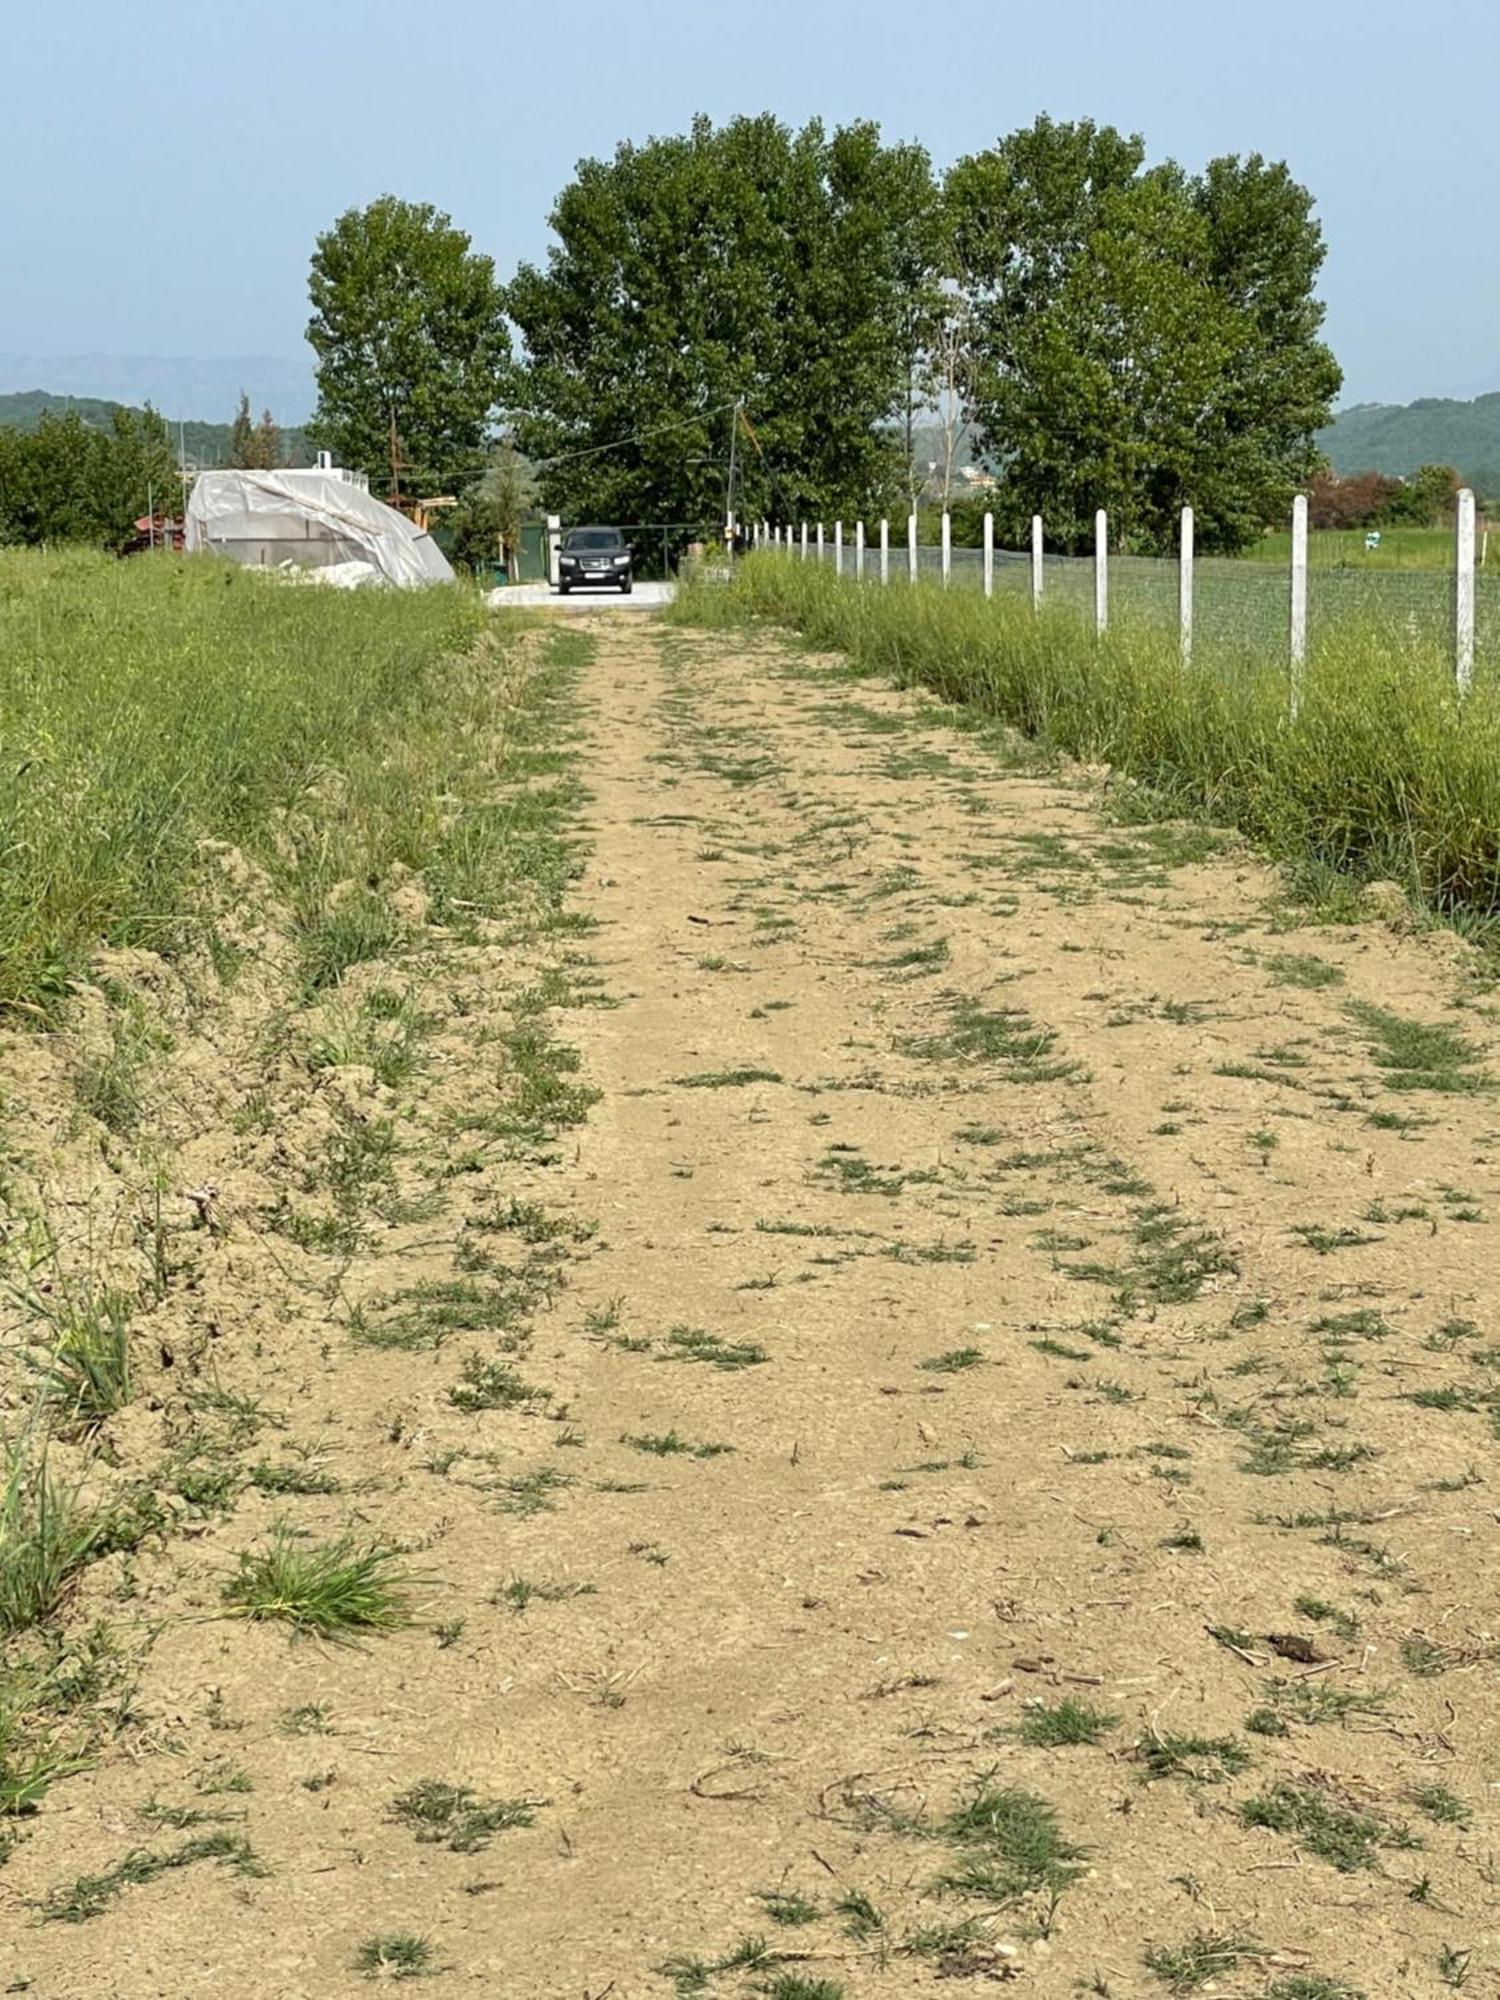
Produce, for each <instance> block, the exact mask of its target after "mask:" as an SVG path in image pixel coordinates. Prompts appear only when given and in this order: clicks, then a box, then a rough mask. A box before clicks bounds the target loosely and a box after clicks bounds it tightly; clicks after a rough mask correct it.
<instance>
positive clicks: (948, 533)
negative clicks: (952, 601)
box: [943, 507, 953, 589]
mask: <svg viewBox="0 0 1500 2000" xmlns="http://www.w3.org/2000/svg"><path fill="white" fill-rule="evenodd" d="M952 575H953V516H952V515H951V514H950V513H949V512H948V509H947V508H946V507H945V508H944V509H943V587H944V589H946V588H947V586H948V581H949V579H950V578H951V576H952Z"/></svg>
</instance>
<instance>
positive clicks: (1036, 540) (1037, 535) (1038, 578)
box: [1031, 514, 1044, 611]
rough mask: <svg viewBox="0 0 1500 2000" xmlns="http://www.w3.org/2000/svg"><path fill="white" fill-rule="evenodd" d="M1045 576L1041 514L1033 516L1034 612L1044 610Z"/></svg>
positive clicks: (1032, 584)
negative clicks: (1043, 582)
mask: <svg viewBox="0 0 1500 2000" xmlns="http://www.w3.org/2000/svg"><path fill="white" fill-rule="evenodd" d="M1043 575H1044V571H1043V567H1042V517H1041V515H1040V514H1033V515H1032V517H1031V608H1032V610H1033V611H1040V610H1041V608H1042V578H1043Z"/></svg>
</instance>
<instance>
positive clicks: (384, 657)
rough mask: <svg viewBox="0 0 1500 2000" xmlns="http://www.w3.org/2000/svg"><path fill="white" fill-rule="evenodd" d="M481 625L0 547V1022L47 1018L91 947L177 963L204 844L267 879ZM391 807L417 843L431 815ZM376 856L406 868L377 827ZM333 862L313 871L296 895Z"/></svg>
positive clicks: (390, 599) (254, 580)
mask: <svg viewBox="0 0 1500 2000" xmlns="http://www.w3.org/2000/svg"><path fill="white" fill-rule="evenodd" d="M479 619H480V612H479V608H478V604H477V600H475V599H473V598H472V597H469V596H466V595H465V594H463V593H461V592H459V591H457V590H433V591H409V592H408V591H378V592H358V593H353V594H349V593H345V592H340V591H323V590H309V589H289V588H285V587H281V586H279V585H277V584H276V583H273V582H270V581H268V580H267V579H266V578H264V577H258V576H252V575H248V574H246V573H245V572H243V571H241V570H237V569H234V568H232V567H230V566H228V565H221V564H219V563H217V562H212V561H209V560H207V559H198V558H194V559H192V560H188V561H182V560H176V559H169V558H161V559H157V558H150V557H147V558H141V559H137V560H135V561H132V562H116V561H113V560H111V559H110V558H108V557H104V556H95V555H91V554H84V553H79V552H64V553H60V554H56V555H40V554H36V553H32V552H29V551H27V552H22V551H6V552H0V1012H3V1011H6V1010H16V1009H20V1010H23V1011H27V1012H31V1013H36V1012H41V1013H47V1012H48V1011H50V1010H51V1009H52V1008H53V1006H54V1005H55V1003H56V1002H57V1001H58V1000H59V999H60V997H61V996H62V995H63V994H64V993H65V992H66V990H67V987H68V984H69V982H70V980H72V979H74V978H75V977H76V976H77V975H78V974H79V973H80V972H81V971H82V970H83V969H84V967H85V966H86V964H87V960H88V956H89V953H90V951H91V950H92V949H93V948H94V947H95V946H96V945H97V944H98V943H99V942H101V941H104V942H108V943H112V944H136V945H147V946H150V947H151V948H153V949H156V950H162V951H167V952H171V951H174V950H177V949H180V948H181V946H182V945H183V944H184V943H185V942H186V941H188V939H189V938H190V937H191V936H192V935H193V930H194V922H195V919H194V911H193V899H192V897H191V895H190V894H189V888H188V885H189V881H190V878H191V876H192V874H193V871H194V867H195V862H196V858H197V854H198V847H199V843H200V842H201V841H202V840H203V839H204V838H205V837H210V838H213V839H217V840H221V841H225V842H229V843H232V844H234V845H235V846H238V847H241V848H243V849H245V850H246V851H247V852H248V853H250V854H251V855H252V856H255V857H257V858H259V859H261V860H263V861H266V862H270V863H280V864H282V865H284V864H285V862H286V857H287V847H288V838H289V834H288V824H289V822H288V815H290V829H291V831H290V838H291V840H292V842H293V844H295V838H296V832H297V825H296V811H297V807H298V804H299V801H301V800H303V799H304V798H305V797H306V796H307V795H308V794H309V792H310V791H311V790H312V789H313V788H315V787H316V786H317V785H318V784H320V783H321V784H326V783H328V782H329V774H330V773H338V774H340V777H341V779H342V781H343V782H346V783H356V782H357V781H358V778H359V775H360V773H361V772H363V774H364V775H366V776H368V775H369V774H370V773H373V772H378V771H379V769H380V767H381V764H382V760H383V759H384V758H385V757H386V756H387V754H388V753H389V752H390V751H391V750H392V748H393V744H392V737H393V736H394V735H397V734H399V733H400V732H399V731H395V730H393V724H394V723H396V722H397V721H398V720H399V719H400V718H402V717H406V716H410V715H412V714H413V713H414V712H420V711H421V710H422V709H423V708H424V707H430V708H432V709H433V710H434V712H438V711H439V710H440V706H441V663H442V661H443V659H444V657H445V656H446V655H448V654H451V653H452V652H454V651H455V650H458V649H462V648H465V647H467V645H468V644H469V642H470V641H471V639H472V638H473V636H474V634H475V632H476V631H477V629H478V625H479ZM406 810H407V813H408V815H409V816H410V818H411V820H412V821H413V822H414V823H415V822H416V821H418V820H420V819H421V818H422V815H423V812H424V810H425V813H426V816H427V818H429V819H432V820H433V821H434V826H433V827H431V828H428V827H426V826H425V825H424V826H423V827H422V828H421V829H419V832H414V833H413V834H412V835H411V837H410V838H411V841H412V842H415V843H417V844H420V838H419V833H420V835H423V836H425V835H428V834H432V833H434V832H435V823H436V815H437V812H438V805H437V802H436V801H435V800H429V801H428V802H427V803H426V805H425V808H424V805H423V802H422V801H421V800H420V799H413V800H411V801H409V802H408V805H407V808H406ZM384 844H385V846H386V848H387V850H388V852H387V853H386V855H385V856H384V857H383V858H385V859H401V858H403V857H402V855H401V853H400V849H401V846H402V844H403V839H402V836H401V835H400V833H399V831H396V832H394V833H393V832H392V829H391V826H390V825H389V824H388V825H387V827H386V828H385V836H384ZM304 859H307V858H306V857H304ZM349 861H350V857H349V855H348V854H347V853H343V854H339V855H335V856H329V857H327V865H326V866H323V867H319V866H318V865H317V863H316V857H313V858H312V859H311V860H310V861H309V864H308V865H307V866H306V867H304V868H303V869H302V870H301V871H300V872H301V875H302V878H303V879H302V880H301V882H300V884H299V891H298V893H299V895H300V896H301V897H302V899H303V900H304V902H305V901H306V900H307V898H308V896H309V895H310V896H311V900H312V902H313V904H314V905H318V900H319V894H320V882H319V878H320V877H325V878H326V877H328V876H329V875H330V874H331V873H332V872H333V871H334V870H336V869H340V868H345V867H347V866H348V865H349ZM317 914H318V910H317V909H315V910H314V912H313V916H314V917H315V916H316V915H317Z"/></svg>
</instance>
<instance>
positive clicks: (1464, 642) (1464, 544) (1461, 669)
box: [1453, 486, 1474, 694]
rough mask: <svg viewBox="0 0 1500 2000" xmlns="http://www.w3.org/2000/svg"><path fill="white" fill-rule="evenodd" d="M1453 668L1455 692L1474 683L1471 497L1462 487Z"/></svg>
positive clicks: (1455, 552) (1455, 531)
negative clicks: (1456, 687) (1455, 679)
mask: <svg viewBox="0 0 1500 2000" xmlns="http://www.w3.org/2000/svg"><path fill="white" fill-rule="evenodd" d="M1453 540H1454V549H1453V556H1454V563H1453V668H1454V672H1455V673H1456V675H1457V676H1458V691H1459V693H1460V694H1467V693H1468V692H1469V689H1470V688H1471V687H1472V686H1473V684H1474V494H1473V491H1472V489H1471V488H1469V487H1467V486H1465V487H1464V488H1463V489H1462V491H1461V492H1460V493H1459V496H1458V509H1457V512H1456V514H1455V516H1454V524H1453Z"/></svg>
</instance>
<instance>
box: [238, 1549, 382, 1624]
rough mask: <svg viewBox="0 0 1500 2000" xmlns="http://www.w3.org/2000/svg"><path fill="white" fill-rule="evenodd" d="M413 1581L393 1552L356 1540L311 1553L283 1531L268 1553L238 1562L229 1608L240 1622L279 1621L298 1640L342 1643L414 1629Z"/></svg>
mask: <svg viewBox="0 0 1500 2000" xmlns="http://www.w3.org/2000/svg"><path fill="white" fill-rule="evenodd" d="M412 1581H413V1579H412V1578H411V1576H410V1575H409V1574H408V1573H407V1572H406V1571H405V1570H404V1569H403V1568H402V1567H401V1564H400V1558H399V1557H398V1555H397V1554H396V1552H395V1551H394V1550H392V1549H386V1548H381V1547H379V1546H377V1545H373V1544H367V1543H361V1542H358V1541H356V1540H355V1538H354V1537H353V1536H352V1535H343V1536H340V1538H339V1539H338V1540H337V1541H334V1542H325V1543H323V1544H322V1545H321V1546H314V1547H308V1546H305V1545H304V1544H302V1543H301V1542H300V1541H299V1540H298V1538H297V1537H296V1536H295V1534H294V1533H293V1531H292V1530H291V1529H289V1528H287V1527H284V1526H283V1527H278V1528H276V1529H274V1530H273V1531H272V1535H271V1540H270V1543H269V1544H268V1546H267V1547H266V1548H264V1549H261V1550H258V1551H254V1552H251V1551H246V1552H245V1553H244V1554H242V1555H241V1557H240V1560H239V1567H238V1569H237V1570H236V1571H235V1573H234V1575H233V1576H232V1577H231V1578H230V1579H229V1581H228V1583H227V1584H226V1585H225V1586H224V1601H225V1603H226V1604H228V1605H229V1606H230V1608H231V1610H232V1611H233V1612H234V1613H236V1614H237V1615H238V1616H240V1617H242V1618H253V1619H256V1620H262V1619H268V1618H279V1619H283V1620H285V1622H286V1623H287V1624H289V1625H290V1626H291V1627H292V1629H293V1631H294V1632H296V1633H298V1634H299V1635H301V1634H308V1635H311V1636H312V1637H314V1638H318V1639H342V1638H345V1637H347V1636H349V1635H350V1634H353V1633H358V1632H384V1631H392V1630H394V1629H395V1628H397V1627H398V1626H401V1625H406V1624H409V1623H410V1621H411V1615H412V1614H411V1606H410V1600H409V1591H410V1586H411V1584H412Z"/></svg>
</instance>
